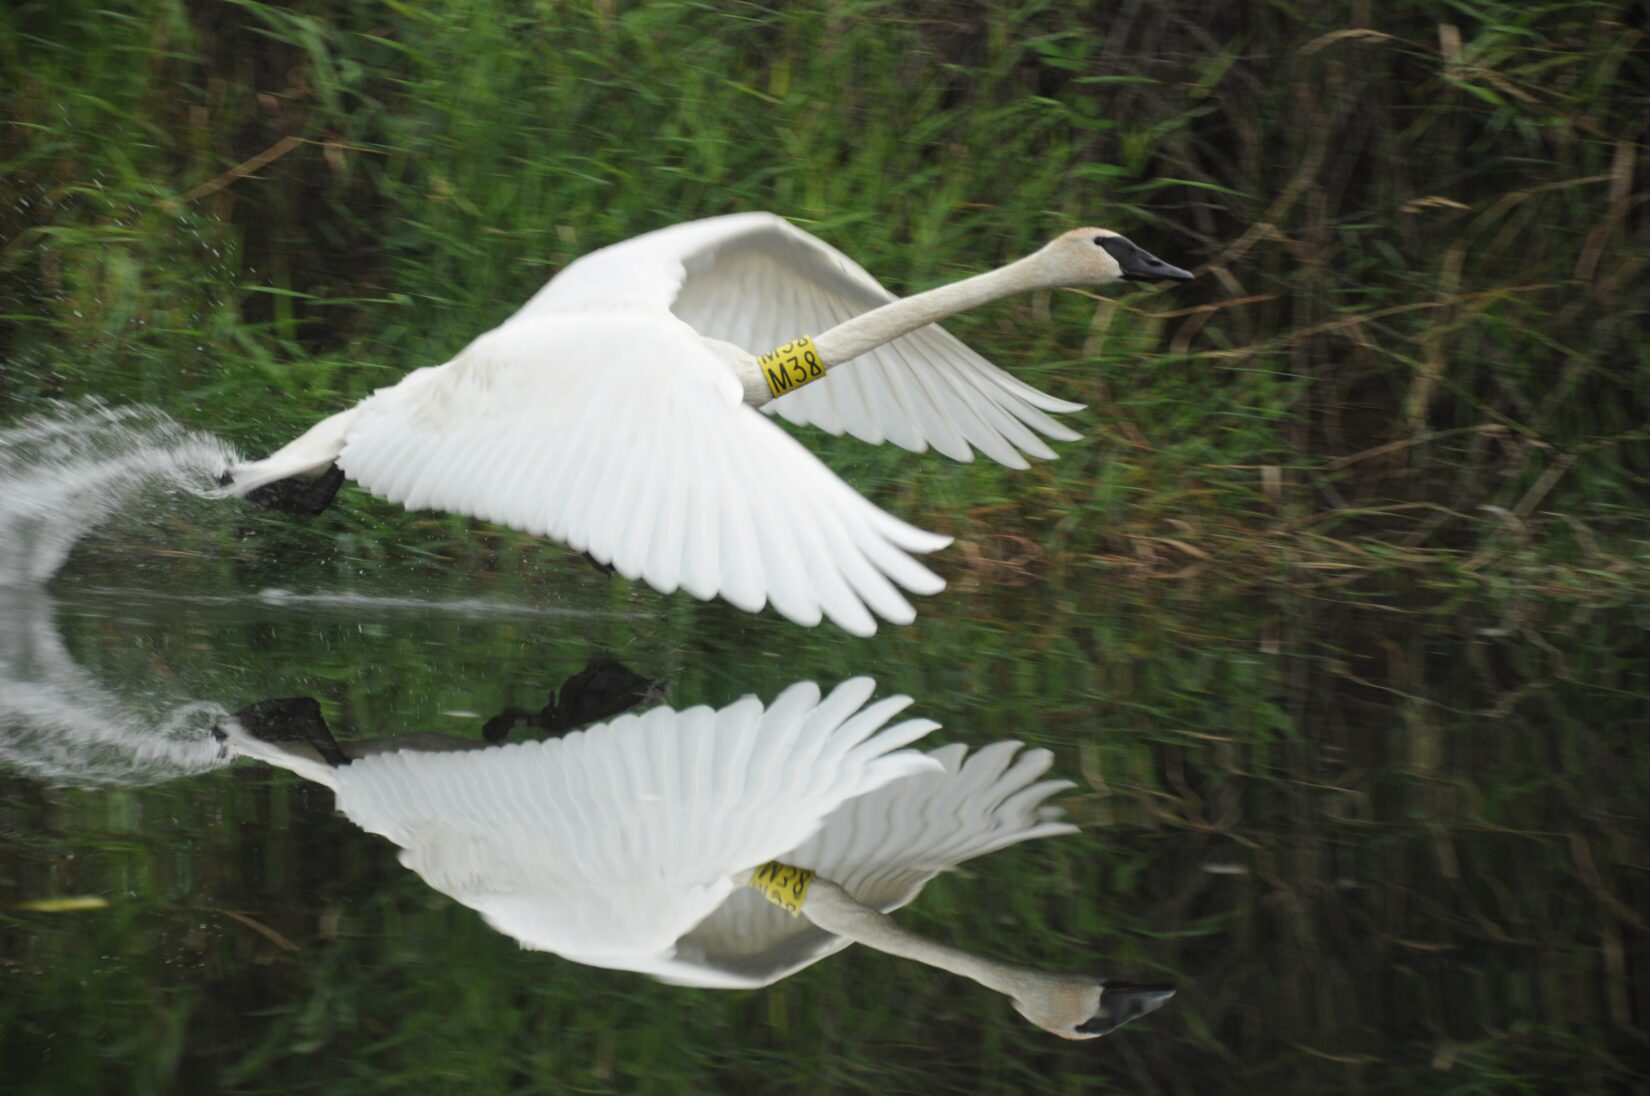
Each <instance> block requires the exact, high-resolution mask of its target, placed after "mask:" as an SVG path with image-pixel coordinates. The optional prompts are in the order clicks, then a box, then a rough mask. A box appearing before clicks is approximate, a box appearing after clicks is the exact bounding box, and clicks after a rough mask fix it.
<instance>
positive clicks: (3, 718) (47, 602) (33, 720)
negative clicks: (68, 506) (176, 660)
mask: <svg viewBox="0 0 1650 1096" xmlns="http://www.w3.org/2000/svg"><path fill="white" fill-rule="evenodd" d="M56 605H57V603H56V602H55V601H54V600H53V599H52V598H51V597H50V596H48V595H47V594H46V593H44V592H43V591H41V590H38V589H33V588H29V587H18V588H8V587H5V586H0V768H4V769H11V770H14V771H17V772H25V773H28V774H29V775H31V776H34V777H36V778H37V779H41V780H48V781H51V782H53V783H59V784H105V783H116V784H127V785H130V784H146V783H150V782H153V781H159V780H167V779H170V778H172V777H175V776H181V775H183V774H185V773H191V772H201V771H203V770H206V769H210V768H212V767H214V766H216V765H218V764H220V763H221V761H220V759H219V758H218V757H217V756H216V753H217V751H215V750H213V749H212V748H211V744H210V743H208V742H203V741H202V735H201V728H202V727H203V726H206V725H209V724H210V723H211V722H212V721H213V720H214V719H216V718H218V717H220V716H222V715H223V711H224V710H223V709H222V708H220V707H218V706H217V705H215V704H206V703H194V704H187V703H186V704H172V703H167V702H165V701H162V700H160V699H159V698H145V697H130V696H117V695H116V694H115V693H114V692H112V691H111V690H110V689H108V688H106V687H105V686H104V685H102V684H101V683H99V682H98V681H97V680H96V679H95V678H94V677H92V675H90V674H88V673H86V671H85V670H83V669H81V667H79V666H78V665H76V664H75V661H74V659H73V658H71V657H70V655H69V652H68V650H67V649H66V648H65V647H64V645H63V640H62V637H60V636H59V635H58V632H57V626H56V623H55V621H54V619H53V618H54V615H55V612H56Z"/></svg>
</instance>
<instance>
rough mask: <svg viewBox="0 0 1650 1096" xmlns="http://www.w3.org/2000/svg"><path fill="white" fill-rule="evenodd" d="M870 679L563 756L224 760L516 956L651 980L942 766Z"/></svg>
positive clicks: (739, 706)
mask: <svg viewBox="0 0 1650 1096" xmlns="http://www.w3.org/2000/svg"><path fill="white" fill-rule="evenodd" d="M874 689H875V683H874V682H872V681H871V680H870V679H868V678H855V679H853V680H851V681H847V682H844V683H843V684H842V685H840V686H838V687H837V688H836V689H835V690H833V691H832V692H831V694H830V695H829V696H828V697H825V698H824V699H823V700H821V699H820V693H819V688H818V687H817V686H815V685H814V684H812V683H811V682H805V683H800V684H797V685H793V686H791V687H790V688H789V689H787V690H786V691H785V692H784V693H782V694H781V695H780V696H779V697H778V698H777V699H775V700H774V702H773V704H772V705H771V706H769V707H768V708H767V709H766V710H765V711H764V709H763V706H762V704H761V702H760V701H758V700H757V699H756V698H755V697H746V698H744V699H743V700H740V701H738V702H736V703H734V704H731V705H729V706H728V707H726V708H723V709H721V710H720V711H713V710H711V709H710V708H702V707H701V708H692V709H689V710H687V711H682V712H677V711H673V710H671V709H669V708H656V709H654V710H653V711H650V712H647V713H646V714H643V715H640V716H636V715H625V716H621V717H619V718H618V719H615V720H613V721H612V722H610V723H607V724H598V725H596V726H593V727H591V728H589V729H588V730H585V731H581V732H576V733H574V734H570V735H568V736H566V737H565V738H561V739H551V740H549V741H545V742H529V743H523V744H519V745H510V746H501V747H495V748H492V749H486V750H480V751H477V752H474V753H414V752H400V753H393V754H377V755H374V756H371V757H366V758H362V759H360V760H357V761H355V762H353V763H351V764H349V765H346V766H343V767H340V768H337V769H331V770H328V771H326V772H324V773H322V772H318V771H316V770H315V769H314V767H313V766H311V767H308V768H306V767H305V766H304V764H303V763H301V762H298V761H296V760H294V761H290V762H289V761H288V760H285V759H283V756H282V753H281V751H280V749H279V747H272V746H270V745H269V744H267V743H260V742H257V741H256V740H247V738H246V736H245V734H244V732H238V731H235V730H234V729H233V728H231V729H230V730H231V733H232V737H231V739H230V741H231V745H232V746H233V747H234V748H235V749H236V750H237V751H238V752H242V753H246V754H251V755H253V756H257V757H260V758H262V759H263V760H266V761H270V762H272V763H274V764H277V765H282V766H284V767H288V768H292V769H293V770H294V771H297V772H299V774H300V775H305V776H308V777H309V778H311V779H322V780H323V781H324V782H325V783H327V784H328V785H329V786H331V787H332V788H333V789H334V790H335V791H336V792H337V795H338V806H339V809H340V810H342V811H343V812H344V813H345V814H346V815H348V816H349V818H350V820H351V821H353V822H354V823H355V824H356V825H358V826H360V827H361V828H363V829H365V830H368V831H370V832H372V833H377V834H382V835H383V836H385V837H387V838H389V839H390V840H391V841H393V842H395V843H396V844H397V845H399V846H401V848H402V853H401V860H402V863H404V864H405V865H406V866H407V867H409V868H411V869H413V870H414V871H416V872H418V873H419V874H420V875H421V876H423V877H424V879H425V880H426V881H428V882H429V883H430V885H431V886H433V887H435V888H436V889H438V890H440V891H443V892H444V893H446V894H448V895H450V896H452V897H453V898H455V899H457V900H458V901H459V902H462V903H463V904H464V905H466V906H469V907H471V908H472V909H475V910H477V911H479V912H480V913H482V914H483V915H484V916H485V917H486V918H487V920H488V922H489V923H490V924H492V925H493V927H494V928H497V929H498V930H499V931H501V932H504V933H507V934H509V935H511V936H513V937H516V938H517V939H518V940H520V941H521V942H522V943H523V944H524V945H525V946H527V947H531V948H536V949H540V950H546V951H554V952H556V953H557V954H559V955H563V956H565V957H567V958H569V959H575V960H578V961H580V962H586V963H592V964H594V965H598V966H608V967H618V968H623V969H628V970H642V971H651V970H652V969H653V968H654V967H655V966H656V965H658V964H659V963H661V962H666V961H668V956H669V954H670V949H671V947H672V945H673V944H674V943H675V942H676V940H677V938H678V937H680V936H681V934H682V933H684V932H686V931H687V930H688V929H689V928H691V927H692V926H693V925H694V924H696V923H698V922H699V921H700V920H701V919H702V918H704V917H705V916H706V915H707V914H708V913H710V911H711V910H713V909H715V908H716V907H717V906H718V905H719V904H721V903H722V902H723V901H724V900H725V899H726V898H727V896H728V895H729V894H730V893H732V891H733V889H734V886H735V881H734V876H735V875H736V874H737V873H739V872H741V871H745V870H749V869H751V868H754V867H757V866H758V865H760V864H762V863H764V862H766V861H768V860H770V859H772V858H773V857H775V856H777V855H779V854H780V853H782V852H784V851H786V850H787V849H791V848H795V847H796V846H797V845H799V844H802V843H803V842H806V841H807V840H808V839H809V838H810V837H812V836H813V835H814V834H815V833H816V832H817V831H818V830H819V827H820V825H821V824H822V823H823V822H824V820H825V819H826V817H828V816H829V815H830V814H831V813H832V812H833V811H835V810H836V809H837V808H838V807H840V806H841V805H842V804H843V803H846V802H849V801H851V800H853V799H854V798H856V797H858V796H862V795H865V794H867V793H870V792H873V791H875V790H877V789H879V788H881V787H883V786H885V785H887V784H889V783H890V782H895V781H899V780H901V779H908V778H915V777H917V776H921V775H925V774H928V773H931V772H933V771H934V770H935V769H937V768H938V766H937V764H936V763H935V762H934V761H933V760H931V759H930V758H928V757H927V756H926V755H924V754H921V753H919V752H917V751H915V750H910V749H905V748H904V747H906V746H908V745H909V744H910V743H911V742H913V741H915V740H916V739H918V738H920V737H922V736H923V735H925V734H927V733H928V732H929V731H930V730H932V729H934V727H936V726H937V724H935V723H933V722H931V721H928V720H921V719H910V720H904V721H902V722H898V723H895V724H893V725H892V726H890V725H889V721H890V720H891V719H893V717H894V716H896V715H897V714H898V713H899V712H900V711H902V710H903V709H904V708H905V707H906V706H907V705H908V704H910V699H909V698H908V697H903V696H897V697H889V698H887V699H884V700H879V701H877V702H875V703H872V704H869V705H868V704H867V703H866V702H867V701H868V700H869V699H870V696H871V693H872V692H873V690H874Z"/></svg>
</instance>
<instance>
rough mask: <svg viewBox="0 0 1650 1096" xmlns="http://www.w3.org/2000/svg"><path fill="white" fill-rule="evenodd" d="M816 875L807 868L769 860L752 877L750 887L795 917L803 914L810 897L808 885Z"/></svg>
mask: <svg viewBox="0 0 1650 1096" xmlns="http://www.w3.org/2000/svg"><path fill="white" fill-rule="evenodd" d="M813 881H814V873H813V872H811V871H809V870H808V869H807V868H793V867H791V866H790V865H789V864H781V863H780V862H779V861H777V860H769V861H768V862H767V863H766V864H763V865H762V866H761V867H760V868H757V869H756V873H755V874H754V875H752V876H751V882H750V885H751V886H753V887H755V888H756V889H757V890H759V891H761V892H762V897H764V898H766V899H767V900H768V901H770V902H772V903H773V904H774V905H776V906H778V907H779V908H780V909H782V910H784V911H785V912H786V913H788V914H790V915H791V916H792V917H795V916H796V915H797V914H799V913H801V912H802V903H803V901H804V900H805V899H806V898H807V897H808V884H810V883H812V882H813Z"/></svg>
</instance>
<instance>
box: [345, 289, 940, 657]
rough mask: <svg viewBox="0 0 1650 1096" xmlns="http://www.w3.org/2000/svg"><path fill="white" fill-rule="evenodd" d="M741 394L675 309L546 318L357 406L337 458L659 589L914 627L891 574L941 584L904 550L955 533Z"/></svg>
mask: <svg viewBox="0 0 1650 1096" xmlns="http://www.w3.org/2000/svg"><path fill="white" fill-rule="evenodd" d="M740 399H741V396H740V388H739V383H738V381H737V379H736V378H735V376H734V374H733V373H732V371H731V370H730V369H729V368H728V367H727V365H726V364H725V363H723V362H722V361H720V360H719V359H718V358H716V357H715V356H714V352H713V351H712V350H711V349H709V348H707V346H706V345H705V343H704V340H703V339H701V338H700V337H699V336H698V335H696V334H695V333H694V332H693V331H692V330H691V329H689V328H688V327H687V326H686V325H685V324H683V323H681V321H679V320H677V319H675V318H674V317H671V316H668V315H666V316H661V317H659V318H657V319H654V318H650V317H648V316H646V315H638V314H635V313H626V312H623V311H619V312H596V313H589V314H581V315H571V316H569V315H560V314H546V315H544V316H541V317H538V318H536V319H531V320H514V321H512V322H510V323H507V324H505V325H503V326H502V327H499V328H497V329H495V330H493V331H491V332H488V333H487V334H486V335H483V336H481V337H480V338H478V339H477V340H476V341H475V342H473V343H472V344H471V345H470V346H469V347H467V348H466V349H465V350H464V352H463V353H461V354H460V355H459V356H458V357H457V358H455V359H454V360H453V361H451V362H449V363H447V364H446V365H442V366H436V367H433V368H429V369H420V370H417V371H415V372H413V373H411V374H408V376H407V377H406V378H405V379H403V381H402V382H401V383H400V384H397V385H395V386H393V387H391V388H386V389H382V390H380V391H379V392H378V393H376V394H375V395H373V396H372V397H370V398H368V399H367V400H365V401H363V402H362V403H361V404H360V405H359V406H358V407H357V408H356V409H355V410H354V412H353V413H351V415H350V417H349V418H348V420H347V422H346V423H345V424H344V427H343V445H342V449H341V450H340V451H339V452H338V456H337V462H338V464H339V466H340V467H341V468H342V469H343V470H344V472H345V473H346V474H347V475H348V476H349V477H350V478H351V479H352V480H354V481H355V482H356V483H358V484H360V485H361V486H362V487H365V488H366V489H367V490H369V491H371V492H372V493H373V494H375V495H379V496H381V497H383V498H387V499H389V500H391V501H392V502H399V503H401V504H403V505H405V506H406V507H407V508H408V509H415V510H416V509H435V510H447V511H451V512H454V513H459V514H468V515H471V516H473V517H478V518H482V519H484V520H487V521H494V522H498V523H500V524H502V525H508V526H510V527H512V528H515V529H521V530H524V531H526V532H529V533H533V534H536V535H539V536H547V537H550V538H552V539H555V540H558V541H562V542H563V543H566V544H568V545H570V546H572V547H573V548H575V549H580V550H583V551H588V552H589V553H590V554H591V555H592V556H593V557H595V558H596V559H597V560H599V561H601V562H603V563H611V564H612V565H613V567H614V568H615V569H616V570H618V572H619V573H620V574H622V575H624V576H625V577H626V578H629V579H633V580H634V579H638V578H639V579H642V580H645V581H646V582H647V583H648V584H649V585H651V586H653V587H654V588H655V589H657V590H660V591H662V592H664V593H671V592H673V591H675V590H676V589H678V588H681V589H685V590H687V591H688V592H689V593H691V594H693V595H694V596H695V597H699V598H703V599H707V600H708V599H710V598H714V597H717V596H721V597H723V598H726V599H727V600H728V601H730V602H732V603H733V604H734V605H736V606H738V607H739V608H741V609H744V610H746V611H749V612H757V611H759V610H760V609H761V608H762V606H763V604H764V603H771V604H772V605H773V607H774V608H775V609H776V610H778V611H779V612H780V613H782V614H783V615H784V616H786V617H788V618H790V619H791V620H794V621H796V622H797V623H799V624H806V625H813V624H817V623H818V622H819V620H820V618H821V615H824V616H826V617H829V618H830V619H831V620H832V621H834V622H835V623H836V624H838V625H840V626H841V627H843V628H844V629H846V630H848V631H850V632H852V633H854V634H855V635H870V634H871V633H873V632H875V631H876V622H875V620H874V619H873V617H872V613H875V614H876V615H877V616H880V617H882V618H883V619H885V620H889V621H892V622H894V623H897V624H905V623H909V622H910V621H911V620H912V619H914V617H915V612H914V610H913V609H912V608H911V605H910V603H909V602H908V601H906V599H905V598H904V596H903V595H901V593H900V592H899V590H897V589H896V588H895V584H898V585H899V586H901V587H904V588H905V589H906V590H910V591H912V592H915V593H920V594H931V593H936V592H938V591H939V590H941V589H943V588H944V585H945V584H944V583H943V582H942V581H941V580H940V579H939V578H938V577H936V576H935V575H934V574H933V573H932V572H931V571H929V570H928V569H927V568H925V567H923V566H922V565H921V564H920V563H918V562H917V561H916V560H914V559H913V558H911V556H910V555H908V554H907V553H909V552H929V551H934V550H936V549H938V548H943V547H944V546H945V545H946V544H948V543H950V540H949V538H947V537H940V536H935V535H933V534H931V533H925V532H923V531H921V530H919V529H915V528H913V527H912V526H909V525H907V524H905V523H904V522H902V521H899V520H898V519H896V518H894V517H892V516H890V515H888V514H887V513H885V512H883V511H882V510H880V509H878V508H877V507H876V506H874V505H872V504H871V503H870V502H868V501H867V500H866V499H864V498H863V497H862V496H860V495H859V494H858V493H857V492H855V491H854V490H853V489H852V488H850V487H848V485H847V484H845V483H843V482H842V481H841V480H840V479H838V478H837V477H836V475H834V474H833V473H832V472H831V471H830V470H829V469H827V468H826V467H825V466H824V465H823V464H821V463H820V462H819V460H818V459H817V458H815V457H814V456H813V455H812V454H811V453H809V452H808V451H807V450H806V449H804V448H803V447H802V446H801V445H800V444H799V443H798V442H797V441H796V440H795V439H793V438H791V437H790V436H789V435H788V434H786V433H785V432H784V431H783V430H781V429H779V428H778V427H777V426H775V425H774V424H773V423H771V422H769V421H768V420H767V419H765V418H763V416H762V415H760V414H758V413H757V412H755V411H753V410H752V409H751V408H749V407H747V406H745V405H744V404H742V403H741V402H740ZM890 580H891V581H890Z"/></svg>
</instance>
